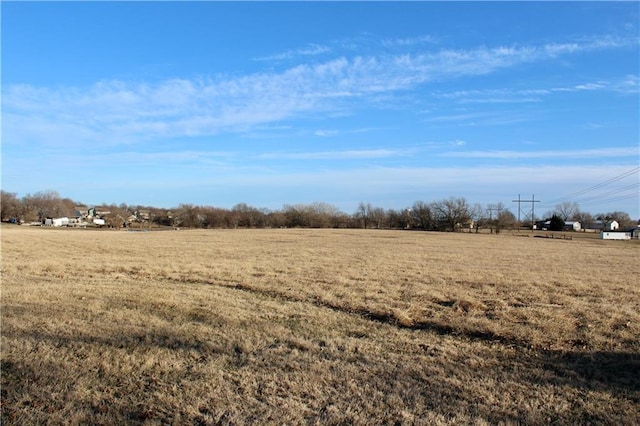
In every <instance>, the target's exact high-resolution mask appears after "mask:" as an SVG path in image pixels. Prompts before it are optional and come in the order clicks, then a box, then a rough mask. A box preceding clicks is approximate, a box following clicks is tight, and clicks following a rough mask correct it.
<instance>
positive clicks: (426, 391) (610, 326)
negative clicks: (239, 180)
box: [1, 227, 640, 424]
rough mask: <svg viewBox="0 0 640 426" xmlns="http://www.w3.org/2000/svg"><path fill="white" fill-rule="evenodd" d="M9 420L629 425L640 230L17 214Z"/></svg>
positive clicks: (5, 392) (8, 286) (6, 324)
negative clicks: (622, 238) (114, 220)
mask: <svg viewBox="0 0 640 426" xmlns="http://www.w3.org/2000/svg"><path fill="white" fill-rule="evenodd" d="M1 238H2V288H1V290H2V293H1V297H2V299H1V302H2V313H1V315H2V324H1V325H2V329H1V335H2V353H1V362H2V364H1V365H2V381H1V384H2V388H1V397H2V422H3V423H4V424H38V423H43V422H50V423H92V424H114V423H134V424H136V423H137V424H145V423H147V424H153V423H174V424H185V423H186V424H191V423H196V424H238V423H242V424H244V423H249V422H252V423H255V422H258V423H278V424H282V423H285V424H319V423H323V424H324V423H328V424H343V423H353V424H372V423H374V424H387V423H400V424H450V423H467V424H468V423H471V424H487V423H491V424H493V423H501V422H502V423H537V424H542V423H544V424H547V423H553V422H555V423H604V424H621V423H627V424H630V423H633V422H634V421H635V420H637V418H638V416H639V415H640V409H639V408H638V407H639V403H640V355H639V354H640V342H639V341H638V337H639V336H640V297H639V296H640V289H639V288H638V285H637V283H638V276H639V274H640V265H639V264H638V262H637V259H638V253H639V251H638V249H639V248H640V246H639V245H638V244H637V243H634V242H617V241H599V240H580V241H577V240H573V241H567V240H551V239H549V240H546V239H535V238H521V237H518V236H508V235H500V236H496V235H474V234H439V233H420V232H402V231H356V230H344V231H342V230H290V229H284V230H217V231H179V232H173V231H171V232H169V231H167V232H131V233H127V232H115V231H89V230H45V229H33V228H21V227H3V228H2V237H1Z"/></svg>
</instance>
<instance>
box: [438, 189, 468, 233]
mask: <svg viewBox="0 0 640 426" xmlns="http://www.w3.org/2000/svg"><path fill="white" fill-rule="evenodd" d="M431 208H432V210H433V213H434V217H435V220H436V223H437V226H438V228H439V229H441V230H447V231H456V230H458V229H459V228H460V227H461V226H463V225H464V224H465V223H467V222H468V221H469V220H470V218H471V215H470V213H469V204H468V203H467V200H466V199H464V198H463V197H460V198H455V197H451V198H448V199H445V200H441V201H435V202H433V203H431Z"/></svg>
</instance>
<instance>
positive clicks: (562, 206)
mask: <svg viewBox="0 0 640 426" xmlns="http://www.w3.org/2000/svg"><path fill="white" fill-rule="evenodd" d="M579 211H580V206H579V205H578V203H576V202H571V201H563V202H561V203H559V204H556V207H555V209H554V211H553V213H554V214H556V215H558V216H559V217H560V218H561V219H562V220H564V221H565V222H566V221H568V220H571V218H572V217H573V216H574V215H575V214H576V213H578V212H579Z"/></svg>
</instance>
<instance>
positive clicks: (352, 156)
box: [254, 149, 414, 160]
mask: <svg viewBox="0 0 640 426" xmlns="http://www.w3.org/2000/svg"><path fill="white" fill-rule="evenodd" d="M413 152H414V150H409V149H405V150H390V149H361V150H345V151H324V152H293V153H291V152H271V153H264V154H260V155H257V156H255V157H254V158H256V159H260V160H273V159H284V160H365V159H374V158H390V157H399V156H407V155H410V154H412V153H413Z"/></svg>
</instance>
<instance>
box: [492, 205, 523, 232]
mask: <svg viewBox="0 0 640 426" xmlns="http://www.w3.org/2000/svg"><path fill="white" fill-rule="evenodd" d="M517 224H518V219H517V218H516V216H515V215H514V214H513V213H511V211H509V210H501V211H500V212H499V213H498V215H497V217H496V220H495V227H496V234H499V233H500V231H501V230H502V229H509V228H512V229H515V228H516V227H517Z"/></svg>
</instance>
